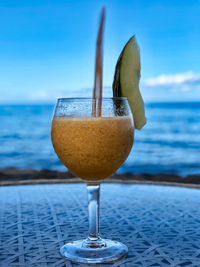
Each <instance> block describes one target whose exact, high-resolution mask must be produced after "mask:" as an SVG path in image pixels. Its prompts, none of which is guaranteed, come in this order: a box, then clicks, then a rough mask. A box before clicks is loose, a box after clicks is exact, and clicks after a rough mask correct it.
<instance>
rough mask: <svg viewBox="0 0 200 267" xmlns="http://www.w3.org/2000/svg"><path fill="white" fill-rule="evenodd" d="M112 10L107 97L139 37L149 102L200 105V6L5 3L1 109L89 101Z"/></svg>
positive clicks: (114, 0)
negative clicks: (102, 21) (125, 51)
mask: <svg viewBox="0 0 200 267" xmlns="http://www.w3.org/2000/svg"><path fill="white" fill-rule="evenodd" d="M102 5H105V6H106V25H105V36H104V81H103V83H104V86H105V90H104V95H109V94H111V90H110V86H111V85H112V81H113V74H114V68H115V64H116V61H117V58H118V56H119V54H120V52H121V50H122V48H123V46H124V45H125V43H126V41H127V40H128V39H129V38H130V37H131V36H132V35H133V34H136V38H137V40H138V43H139V46H140V51H141V65H142V79H141V91H142V93H143V97H144V99H145V100H146V101H150V100H152V101H154V100H155V101H156V100H170V99H172V100H173V99H175V100H179V99H180V100H200V64H199V62H200V53H199V47H200V32H199V29H200V20H199V14H200V1H199V0H198V1H197V0H192V1H185V0H182V1H181V0H179V1H176V0H173V1H172V0H171V1H156V0H152V1H151V0H149V1H147V0H146V1H145V0H140V1H131V0H121V1H118V0H109V1H92V0H91V1H81V0H76V1H67V0H65V1H62V0H57V1H55V0H54V1H52V0H48V1H47V0H43V1H41V0H29V1H27V0H26V1H25V0H24V1H21V0H18V1H17V0H15V1H11V0H5V1H4V0H1V1H0V58H1V60H0V95H1V98H0V102H1V103H2V102H3V103H8V102H26V101H27V102H41V101H42V102H46V101H47V102H49V101H50V102H51V101H52V102H54V101H55V100H56V98H57V97H60V96H66V97H68V96H77V95H80V94H82V95H87V96H88V95H91V88H92V86H93V78H94V59H95V41H96V34H97V28H98V22H99V15H100V10H101V6H102Z"/></svg>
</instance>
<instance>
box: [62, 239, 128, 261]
mask: <svg viewBox="0 0 200 267" xmlns="http://www.w3.org/2000/svg"><path fill="white" fill-rule="evenodd" d="M84 241H85V240H78V241H74V242H71V243H68V244H66V245H64V246H63V247H61V249H60V253H61V255H62V256H63V257H65V258H67V259H68V260H70V261H73V262H78V263H109V262H113V261H117V260H119V259H121V258H123V257H124V256H126V255H127V254H128V248H127V246H125V245H124V244H122V243H120V242H117V241H112V240H108V239H104V242H105V246H103V247H101V248H87V247H85V246H84Z"/></svg>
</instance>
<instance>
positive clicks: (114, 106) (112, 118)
mask: <svg viewBox="0 0 200 267" xmlns="http://www.w3.org/2000/svg"><path fill="white" fill-rule="evenodd" d="M93 103H94V102H93V99H92V98H61V99H58V101H57V105H56V108H55V112H54V117H53V120H52V129H51V137H52V143H53V147H54V150H55V152H56V154H57V156H58V157H59V159H60V160H61V162H62V163H63V164H64V165H65V166H66V167H67V168H68V170H69V171H71V172H72V173H73V174H74V175H76V176H77V177H79V178H81V179H83V181H85V182H86V184H87V191H88V211H89V235H88V237H87V238H86V239H85V240H78V241H73V242H70V243H67V244H65V245H64V246H63V247H61V249H60V253H61V255H62V256H64V257H66V258H67V259H69V260H71V261H73V262H79V263H108V262H113V261H116V260H118V259H120V258H122V257H124V256H125V255H126V254H127V253H128V248H127V246H126V245H124V244H122V243H120V242H118V241H112V240H108V239H103V238H101V237H100V235H99V195H100V183H101V180H103V179H105V178H107V177H109V176H111V175H112V174H114V173H115V172H116V170H117V169H118V168H119V167H120V166H121V165H122V163H123V162H124V161H125V160H126V158H127V157H128V155H129V153H130V151H131V148H132V145H133V137H134V123H133V117H132V114H131V111H130V108H129V105H128V101H127V99H126V98H122V97H113V98H102V104H101V116H97V115H94V113H93V112H92V105H93Z"/></svg>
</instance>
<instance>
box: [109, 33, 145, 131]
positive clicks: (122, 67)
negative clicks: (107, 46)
mask: <svg viewBox="0 0 200 267" xmlns="http://www.w3.org/2000/svg"><path fill="white" fill-rule="evenodd" d="M139 80H140V51H139V47H138V45H137V42H136V38H135V36H133V37H131V38H130V39H129V41H128V42H127V43H126V45H125V47H124V48H123V50H122V52H121V54H120V56H119V58H118V61H117V64H116V67H115V76H114V81H113V96H114V97H120V96H121V97H127V98H128V102H129V106H130V108H131V111H132V113H133V118H134V124H135V128H136V129H141V128H142V127H143V126H144V125H145V123H146V119H145V111H144V102H143V99H142V96H141V94H140V90H139Z"/></svg>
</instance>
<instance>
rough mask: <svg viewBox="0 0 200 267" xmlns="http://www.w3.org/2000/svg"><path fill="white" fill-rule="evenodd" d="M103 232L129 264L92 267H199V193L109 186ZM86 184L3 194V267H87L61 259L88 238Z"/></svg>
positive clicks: (0, 204) (104, 193) (103, 202)
mask: <svg viewBox="0 0 200 267" xmlns="http://www.w3.org/2000/svg"><path fill="white" fill-rule="evenodd" d="M100 212H101V218H100V225H101V227H100V232H101V235H102V236H103V237H107V238H111V239H115V240H120V241H122V242H123V243H125V244H126V245H127V246H128V247H129V255H128V257H127V258H125V259H123V260H121V261H120V262H116V263H113V264H110V265H108V264H97V265H93V266H113V267H117V266H123V267H125V266H130V267H136V266H137V267H138V266H142V267H149V266H165V267H166V266H171V267H172V266H174V267H175V266H176V267H182V266H184V267H185V266H190V267H194V266H196V267H197V266H198V267H199V266H200V190H199V189H189V188H179V187H170V186H155V185H124V184H103V185H102V188H101V209H100ZM87 220H88V216H87V195H86V188H85V185H84V184H56V185H31V186H29V185H24V186H5V187H0V266H2V267H9V266H20V267H23V266H34V267H37V266H38V267H39V266H41V267H43V266H44V267H45V266H56V267H61V266H67V267H68V266H69V267H72V266H73V267H74V266H88V265H85V264H73V263H70V262H69V261H66V260H64V259H63V258H61V257H60V255H59V248H60V247H61V246H62V245H63V244H64V243H66V242H68V241H72V240H77V239H82V238H85V237H86V235H87V230H88V221H87ZM90 266H91V265H90Z"/></svg>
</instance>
